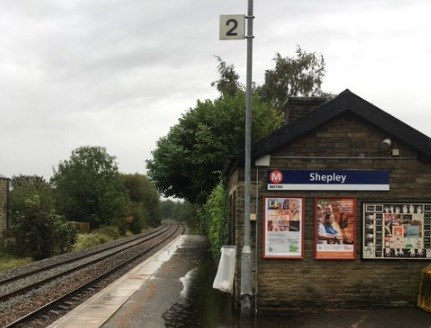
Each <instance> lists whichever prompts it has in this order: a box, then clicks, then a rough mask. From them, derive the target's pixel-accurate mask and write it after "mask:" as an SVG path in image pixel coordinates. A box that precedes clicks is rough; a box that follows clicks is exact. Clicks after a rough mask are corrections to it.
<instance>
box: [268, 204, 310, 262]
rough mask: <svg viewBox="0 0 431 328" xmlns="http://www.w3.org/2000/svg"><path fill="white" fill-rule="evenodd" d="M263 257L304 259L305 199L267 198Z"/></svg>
mask: <svg viewBox="0 0 431 328" xmlns="http://www.w3.org/2000/svg"><path fill="white" fill-rule="evenodd" d="M264 206H265V208H264V220H263V257H264V258H286V259H302V258H303V253H304V245H303V243H304V241H303V235H304V208H303V206H304V198H300V197H277V196H272V197H265V198H264Z"/></svg>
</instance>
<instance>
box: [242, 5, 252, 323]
mask: <svg viewBox="0 0 431 328" xmlns="http://www.w3.org/2000/svg"><path fill="white" fill-rule="evenodd" d="M246 18H247V36H246V38H247V82H246V114H245V164H244V246H243V249H242V253H241V316H244V317H246V316H251V314H252V297H253V296H252V288H251V281H252V279H251V278H252V277H251V265H252V264H251V262H252V252H251V247H250V187H251V186H250V185H251V183H250V171H251V163H250V162H251V115H252V106H253V104H252V55H253V19H254V16H253V0H248V12H247V16H246Z"/></svg>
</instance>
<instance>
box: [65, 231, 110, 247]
mask: <svg viewBox="0 0 431 328" xmlns="http://www.w3.org/2000/svg"><path fill="white" fill-rule="evenodd" d="M108 241H109V238H108V237H107V236H106V235H101V234H97V233H89V234H79V235H78V238H77V241H76V243H75V245H73V250H74V251H79V250H81V249H87V248H90V247H94V246H97V245H100V244H104V243H106V242H108Z"/></svg>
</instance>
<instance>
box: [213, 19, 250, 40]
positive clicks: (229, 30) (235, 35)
mask: <svg viewBox="0 0 431 328" xmlns="http://www.w3.org/2000/svg"><path fill="white" fill-rule="evenodd" d="M219 39H220V40H241V39H245V15H220V37H219Z"/></svg>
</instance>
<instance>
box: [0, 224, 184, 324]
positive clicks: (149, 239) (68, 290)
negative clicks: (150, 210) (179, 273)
mask: <svg viewBox="0 0 431 328" xmlns="http://www.w3.org/2000/svg"><path fill="white" fill-rule="evenodd" d="M184 231H185V227H184V226H182V225H179V224H177V223H170V224H164V225H162V226H160V227H159V228H157V229H154V230H152V231H150V232H147V233H145V234H141V235H138V236H134V237H131V238H126V239H123V240H121V241H117V242H114V243H112V244H110V245H106V246H104V247H101V246H99V247H97V248H95V249H92V250H89V251H86V252H81V253H70V254H67V255H65V256H59V257H56V258H53V259H51V260H44V261H41V263H40V264H39V265H37V264H36V265H35V266H30V267H29V268H27V269H25V268H24V269H18V270H13V271H12V272H11V273H8V274H1V275H0V313H1V316H0V327H46V325H47V324H49V323H50V322H52V321H54V320H56V319H57V318H58V317H60V316H62V315H64V314H65V313H67V312H68V311H70V310H71V309H72V308H74V307H75V306H77V305H79V304H80V303H81V302H83V301H84V300H85V299H87V298H88V297H90V296H91V295H93V294H94V293H96V292H97V291H99V290H100V289H102V288H104V287H105V286H107V285H108V284H109V283H111V282H112V281H114V280H116V279H118V278H119V277H120V276H121V275H122V274H124V273H125V272H127V271H128V270H130V269H131V268H133V267H134V266H135V265H137V264H138V263H140V262H142V261H143V260H145V259H146V258H148V257H150V256H151V255H152V254H154V253H155V252H156V251H158V250H159V249H161V248H162V247H163V246H165V245H166V244H167V243H169V242H170V241H171V240H172V239H173V238H175V237H177V236H178V235H181V234H183V233H184Z"/></svg>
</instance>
